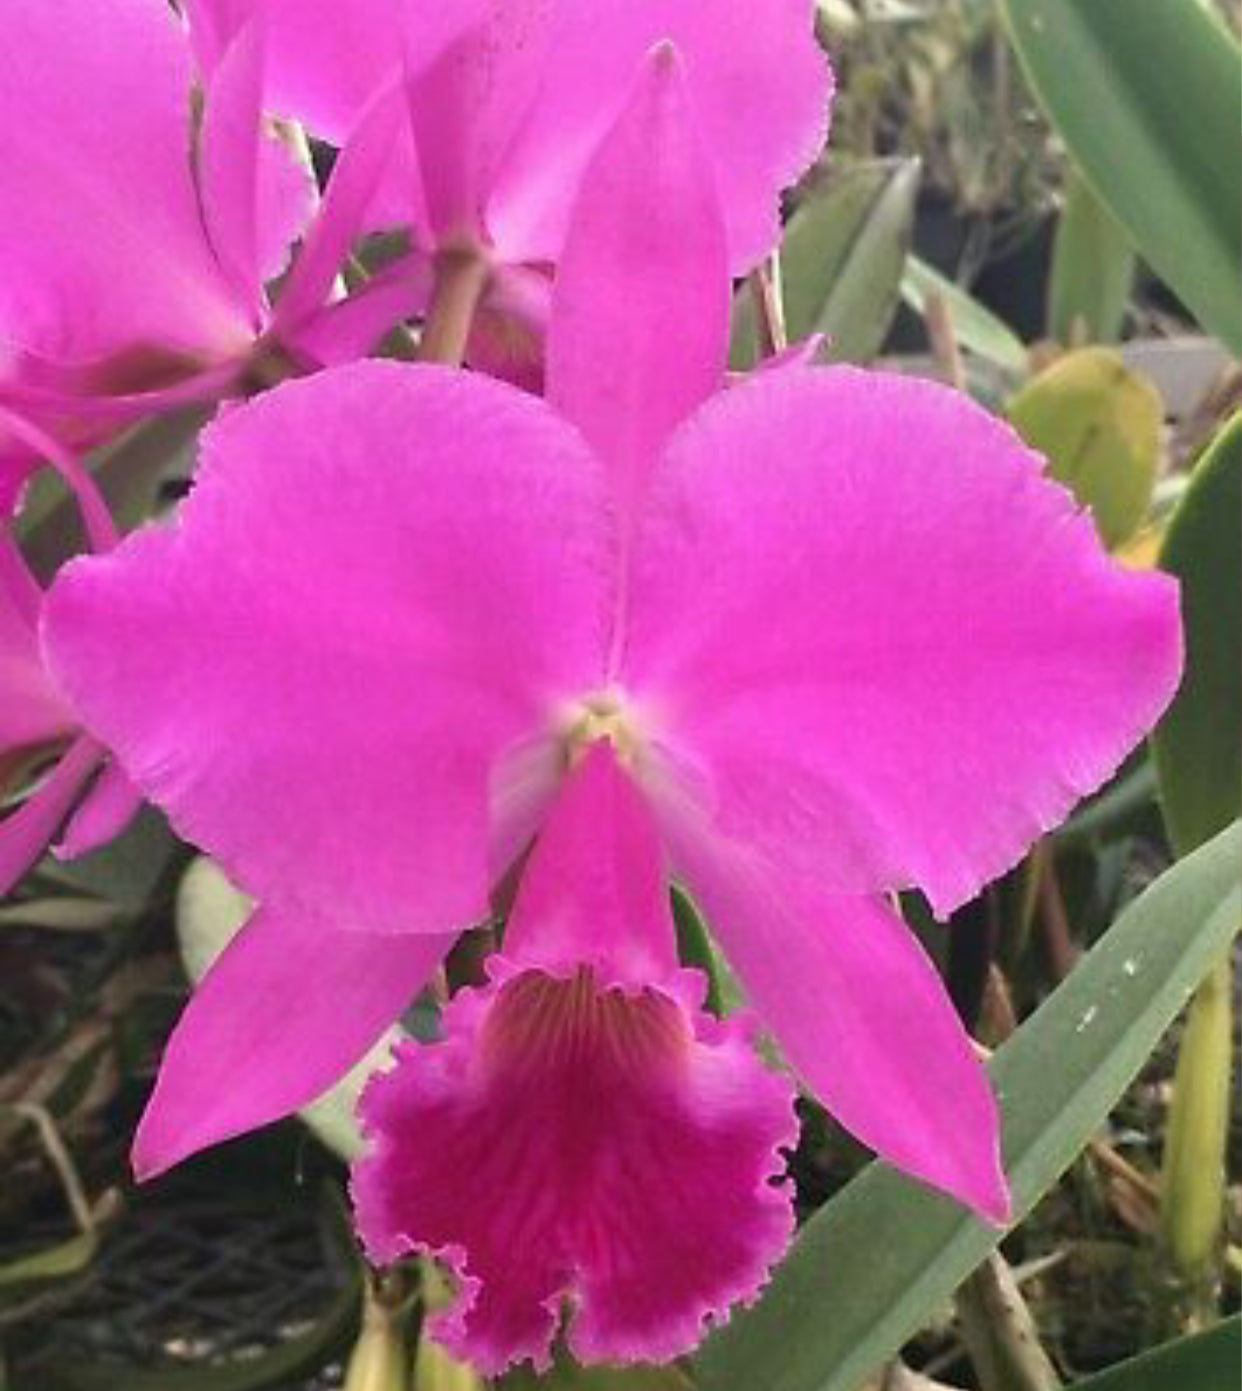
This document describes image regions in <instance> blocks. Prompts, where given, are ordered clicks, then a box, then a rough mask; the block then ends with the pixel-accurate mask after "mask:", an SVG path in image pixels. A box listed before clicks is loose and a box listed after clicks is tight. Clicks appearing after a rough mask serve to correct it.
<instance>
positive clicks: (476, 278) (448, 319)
mask: <svg viewBox="0 0 1242 1391" xmlns="http://www.w3.org/2000/svg"><path fill="white" fill-rule="evenodd" d="M490 276H491V268H490V267H489V265H488V263H487V261H486V259H485V258H484V257H483V256H481V255H479V253H478V252H477V251H475V250H473V249H453V250H447V251H441V252H439V253H438V254H437V256H436V262H435V286H434V288H433V289H432V292H431V305H430V307H429V308H428V310H427V319H426V322H425V323H424V324H423V332H422V336H421V338H420V339H419V345H418V358H419V361H420V362H442V363H445V364H447V365H448V366H451V367H458V366H460V365H461V361H462V358H463V357H465V355H466V343H467V341H468V340H469V338H470V326H471V324H472V323H473V322H474V315H475V310H476V309H477V308H478V306H479V301H480V300H481V299H482V298H483V293H484V291H485V290H486V289H487V283H488V280H489V278H490Z"/></svg>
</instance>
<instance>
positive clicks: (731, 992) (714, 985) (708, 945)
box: [672, 885, 742, 1019]
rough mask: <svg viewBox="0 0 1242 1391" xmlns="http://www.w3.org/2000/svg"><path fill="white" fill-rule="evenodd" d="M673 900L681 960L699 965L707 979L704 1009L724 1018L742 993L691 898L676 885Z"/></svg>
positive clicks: (678, 953)
mask: <svg viewBox="0 0 1242 1391" xmlns="http://www.w3.org/2000/svg"><path fill="white" fill-rule="evenodd" d="M672 897H673V924H674V926H675V927H676V929H677V956H678V959H679V960H680V962H681V964H682V965H683V966H697V967H698V969H699V970H700V971H702V972H703V974H704V975H705V976H706V977H707V995H706V998H705V999H704V1001H703V1007H704V1009H706V1010H707V1011H708V1012H709V1013H711V1014H714V1015H715V1016H716V1017H717V1018H718V1019H721V1018H723V1017H724V1016H725V1015H726V1014H729V1013H731V1012H732V1011H733V1010H735V1009H736V1008H737V1007H738V1006H739V1005H740V1004H741V1002H742V996H741V991H740V990H739V989H738V985H737V982H736V981H735V980H734V979H733V977H732V975H731V974H730V972H729V968H728V967H727V966H726V965H725V963H724V960H723V958H722V957H721V955H720V953H719V952H718V951H717V950H716V947H715V944H714V943H713V942H712V939H711V934H710V933H709V932H708V930H707V925H706V924H705V923H704V921H703V918H702V916H701V915H700V913H699V910H698V909H697V908H696V907H695V906H694V904H693V902H692V901H691V899H690V897H689V895H688V894H687V893H686V892H685V890H684V889H682V888H680V887H679V886H677V885H674V887H673V895H672Z"/></svg>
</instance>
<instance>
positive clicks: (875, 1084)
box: [664, 805, 1009, 1226]
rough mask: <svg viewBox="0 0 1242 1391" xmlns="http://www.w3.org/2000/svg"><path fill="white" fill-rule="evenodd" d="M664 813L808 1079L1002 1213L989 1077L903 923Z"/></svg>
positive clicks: (896, 1152) (765, 1012)
mask: <svg viewBox="0 0 1242 1391" xmlns="http://www.w3.org/2000/svg"><path fill="white" fill-rule="evenodd" d="M664 825H665V831H666V835H667V836H668V840H669V844H670V847H671V849H672V854H673V857H674V865H675V869H676V871H677V873H678V874H679V876H681V877H682V878H683V879H684V881H685V883H686V884H687V885H688V887H689V888H690V890H691V892H692V894H693V896H694V898H695V899H696V900H697V902H698V903H699V904H700V906H701V907H702V908H703V910H704V911H705V913H706V916H707V920H708V921H709V922H710V923H711V925H712V930H713V932H714V933H715V934H716V936H717V938H718V940H719V941H720V943H721V945H722V946H723V948H724V951H725V954H726V956H727V957H728V960H729V963H730V965H731V966H732V967H733V969H734V971H735V972H736V973H737V975H738V978H739V979H740V980H741V982H742V985H743V988H744V989H745V991H746V995H747V998H748V999H749V1001H750V1002H751V1003H752V1004H753V1005H754V1007H755V1009H756V1010H757V1011H758V1012H759V1014H760V1016H761V1018H762V1019H763V1021H764V1023H765V1024H766V1025H767V1027H768V1028H769V1029H770V1030H771V1032H772V1034H773V1036H774V1037H775V1038H776V1040H777V1042H778V1043H779V1045H780V1047H781V1050H782V1052H783V1053H784V1055H785V1058H786V1059H787V1061H788V1062H789V1063H790V1065H791V1066H792V1067H793V1068H794V1070H795V1071H796V1072H797V1073H798V1074H799V1076H801V1077H802V1079H803V1080H804V1081H805V1082H806V1084H807V1086H808V1088H809V1089H810V1091H811V1092H812V1093H813V1094H814V1095H815V1096H816V1097H817V1098H818V1100H819V1101H820V1102H822V1103H823V1105H824V1106H825V1107H826V1108H827V1110H828V1111H829V1112H830V1113H831V1114H832V1115H833V1116H834V1117H835V1118H836V1119H837V1120H838V1121H839V1122H840V1123H841V1124H842V1125H843V1126H844V1127H845V1128H846V1129H847V1130H848V1131H850V1132H851V1134H853V1135H855V1136H856V1137H857V1138H858V1139H859V1140H861V1141H862V1142H863V1144H865V1145H867V1146H869V1147H870V1148H871V1149H873V1150H875V1151H876V1152H877V1153H878V1154H879V1155H880V1156H881V1157H882V1158H884V1159H886V1160H888V1162H889V1163H891V1164H893V1165H895V1166H896V1167H897V1168H899V1169H901V1170H903V1171H904V1172H906V1173H908V1174H911V1175H913V1176H914V1177H915V1178H918V1179H921V1180H922V1181H923V1182H925V1183H929V1184H931V1185H932V1186H933V1187H936V1188H939V1189H941V1190H942V1191H944V1192H946V1193H948V1194H951V1195H952V1196H953V1197H955V1198H957V1199H958V1200H959V1201H960V1202H963V1203H965V1204H966V1205H967V1206H968V1207H971V1208H973V1209H974V1210H975V1211H976V1212H978V1213H980V1214H981V1215H982V1216H984V1217H986V1218H987V1219H988V1220H989V1221H991V1222H994V1223H996V1224H997V1225H1000V1226H1003V1225H1005V1224H1006V1223H1007V1221H1008V1219H1009V1190H1008V1186H1007V1185H1006V1182H1005V1176H1004V1173H1003V1171H1002V1168H1001V1158H1000V1122H999V1117H998V1114H997V1107H996V1101H995V1098H994V1097H993V1095H992V1089H991V1085H990V1083H989V1081H988V1077H987V1073H986V1072H985V1071H984V1069H983V1067H982V1065H981V1064H980V1062H979V1060H978V1058H977V1057H976V1055H975V1052H974V1048H973V1045H972V1043H971V1041H970V1038H969V1036H968V1035H967V1033H966V1031H965V1029H963V1027H962V1025H961V1023H960V1021H959V1019H958V1017H957V1013H956V1011H955V1010H954V1008H953V1004H952V1002H951V1001H950V999H949V997H948V995H947V994H946V992H945V989H944V986H943V984H942V983H941V980H940V977H939V976H938V975H937V973H936V970H935V967H934V966H933V965H932V963H931V962H930V961H929V960H928V958H927V957H926V955H925V954H924V952H923V950H922V948H921V947H920V946H919V943H918V940H917V939H916V938H915V936H914V934H913V933H912V932H911V931H910V930H909V928H907V926H906V924H905V923H904V922H902V920H901V919H900V918H899V917H898V916H897V915H896V914H895V913H893V911H892V910H891V909H890V908H888V907H887V906H886V905H884V904H882V903H881V902H879V901H877V900H874V899H865V898H842V897H838V896H834V895H832V894H828V893H825V892H823V890H822V889H821V888H820V886H819V885H818V884H817V883H816V882H815V880H814V879H807V878H803V877H797V876H795V875H794V874H791V873H790V872H789V870H788V868H787V867H786V866H774V865H764V864H762V863H761V862H760V861H759V860H758V859H757V858H756V857H755V856H753V855H751V854H749V853H748V852H747V850H746V848H745V847H743V846H738V845H730V844H728V843H723V842H714V841H713V838H712V837H711V836H710V834H704V832H703V828H702V826H701V825H697V824H695V822H694V820H693V819H692V818H687V816H686V814H685V811H684V809H670V808H669V807H668V806H667V805H666V806H665V808H664Z"/></svg>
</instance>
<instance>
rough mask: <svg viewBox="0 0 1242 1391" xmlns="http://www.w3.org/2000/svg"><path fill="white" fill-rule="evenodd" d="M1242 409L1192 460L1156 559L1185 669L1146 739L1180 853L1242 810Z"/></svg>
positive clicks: (1203, 838) (1172, 832)
mask: <svg viewBox="0 0 1242 1391" xmlns="http://www.w3.org/2000/svg"><path fill="white" fill-rule="evenodd" d="M1239 516H1242V415H1239V416H1234V418H1233V419H1232V420H1231V421H1230V422H1229V424H1228V425H1227V426H1226V427H1225V429H1224V430H1223V431H1222V432H1221V434H1220V435H1219V436H1218V437H1217V438H1216V440H1215V441H1214V442H1213V443H1212V445H1211V446H1210V448H1209V449H1208V450H1207V452H1206V453H1205V454H1204V456H1203V458H1202V459H1201V460H1200V461H1199V464H1198V467H1197V468H1196V469H1195V471H1194V475H1193V476H1192V478H1191V482H1190V487H1189V488H1187V490H1186V492H1185V495H1184V496H1183V498H1182V501H1181V503H1180V504H1179V506H1178V509H1177V511H1176V512H1175V513H1174V515H1173V519H1172V521H1171V522H1170V523H1169V529H1168V531H1167V533H1166V535H1165V541H1164V547H1163V549H1162V551H1161V555H1160V565H1161V568H1162V569H1165V570H1167V571H1169V572H1170V574H1174V575H1176V576H1177V577H1178V579H1180V580H1181V582H1182V615H1183V620H1184V623H1185V629H1186V674H1185V676H1184V677H1183V678H1182V685H1181V689H1180V690H1179V691H1178V694H1177V699H1176V700H1175V701H1174V702H1173V704H1172V705H1171V706H1170V707H1169V709H1168V711H1167V712H1166V714H1165V716H1164V719H1162V720H1161V721H1160V724H1159V725H1158V726H1157V727H1156V732H1155V734H1154V735H1153V737H1152V742H1153V745H1154V747H1155V752H1156V768H1157V771H1158V772H1159V775H1160V793H1161V798H1162V800H1163V803H1164V812H1165V819H1166V820H1167V822H1168V825H1169V831H1170V833H1171V834H1172V836H1173V840H1174V842H1175V843H1176V845H1177V847H1178V849H1179V850H1181V851H1185V850H1187V849H1189V848H1191V847H1192V846H1195V845H1198V844H1200V843H1201V842H1202V841H1204V840H1206V839H1207V837H1208V836H1210V835H1213V834H1214V833H1215V832H1216V831H1218V830H1219V829H1220V828H1221V827H1222V826H1224V825H1227V824H1228V823H1229V822H1230V821H1231V820H1233V818H1234V817H1235V816H1237V815H1238V812H1239V808H1242V728H1240V727H1239V720H1238V711H1239V710H1242V639H1240V637H1239V635H1240V634H1242V533H1240V529H1239V523H1238V519H1239Z"/></svg>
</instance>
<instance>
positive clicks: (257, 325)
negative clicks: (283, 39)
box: [198, 17, 315, 333]
mask: <svg viewBox="0 0 1242 1391" xmlns="http://www.w3.org/2000/svg"><path fill="white" fill-rule="evenodd" d="M266 49H267V44H266V34H265V29H264V25H263V23H262V20H261V17H260V18H259V19H256V20H255V21H253V22H252V23H251V24H249V25H248V26H247V27H246V28H245V29H244V30H243V31H242V32H241V33H240V34H239V35H238V36H237V38H236V39H235V40H234V41H233V43H232V45H231V46H230V47H229V49H228V52H227V53H226V54H225V55H224V57H223V59H222V61H221V63H220V65H219V67H218V68H217V69H216V71H215V72H214V73H213V74H212V77H211V80H210V82H209V84H208V86H207V92H206V98H205V103H204V109H203V122H202V130H201V134H200V137H199V150H198V178H199V189H200V193H201V197H202V207H203V218H204V222H205V225H206V229H207V235H208V237H209V239H210V242H211V246H212V249H213V251H214V253H215V256H216V259H217V260H218V261H219V263H220V266H221V268H222V269H223V271H224V273H225V274H226V275H227V276H228V277H229V281H230V283H231V284H232V286H233V291H234V294H235V295H236V296H237V301H238V304H239V305H244V306H245V307H246V309H247V311H248V313H249V315H250V325H251V328H252V330H253V331H254V332H255V333H258V332H259V331H260V330H261V328H262V326H263V323H264V321H265V319H266V317H267V298H266V295H265V293H264V285H263V282H264V281H265V280H266V279H268V278H269V277H270V276H273V275H275V274H277V273H278V272H279V271H280V270H282V269H283V267H284V264H285V262H286V260H287V259H288V254H289V247H290V245H291V244H292V242H293V241H294V239H295V238H296V237H297V236H298V234H299V233H300V231H301V229H302V226H303V224H304V223H305V222H306V220H307V218H308V217H309V215H310V212H311V208H312V200H313V197H314V192H315V189H314V182H313V180H312V178H311V176H310V174H309V172H308V171H307V170H305V169H300V168H299V167H298V165H297V164H296V163H295V161H294V159H293V156H292V153H291V152H290V151H289V150H288V149H286V148H285V147H284V146H282V145H280V144H279V143H278V142H277V141H276V140H275V139H274V138H273V137H272V136H270V135H269V134H267V132H266V130H265V126H264V116H263V95H264V69H265V63H266Z"/></svg>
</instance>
